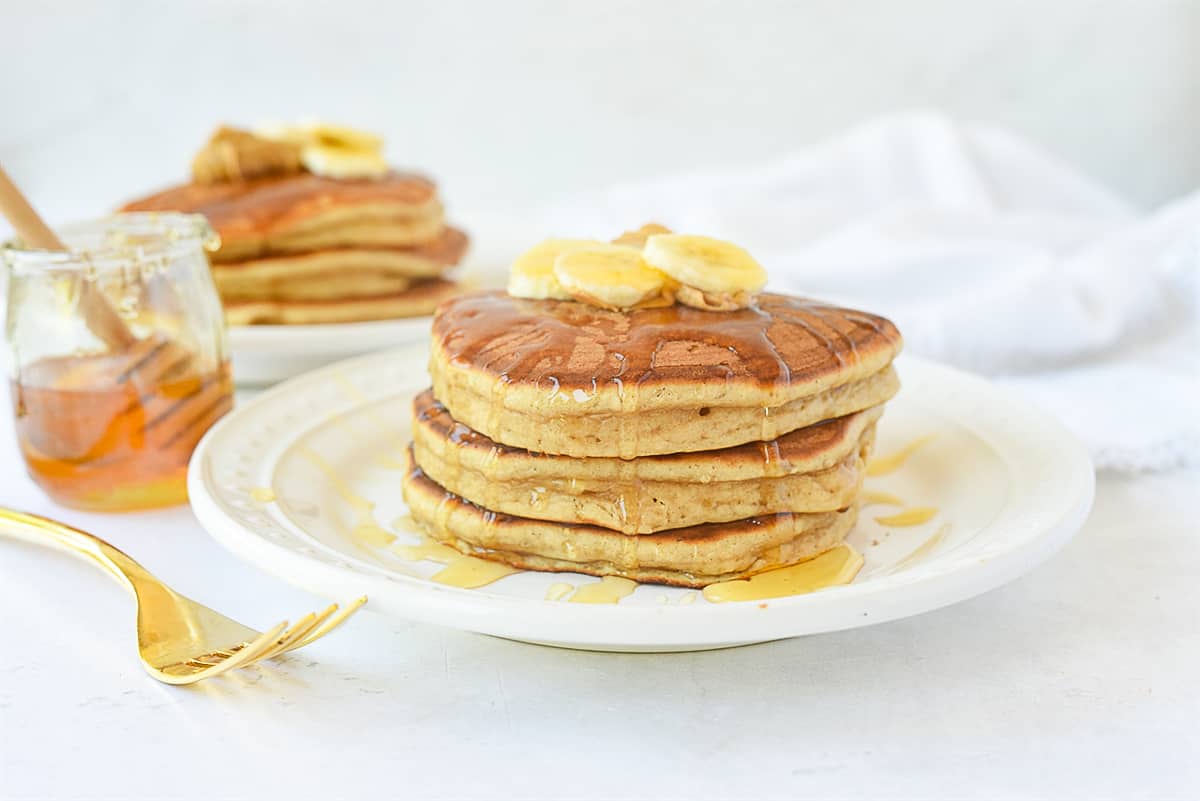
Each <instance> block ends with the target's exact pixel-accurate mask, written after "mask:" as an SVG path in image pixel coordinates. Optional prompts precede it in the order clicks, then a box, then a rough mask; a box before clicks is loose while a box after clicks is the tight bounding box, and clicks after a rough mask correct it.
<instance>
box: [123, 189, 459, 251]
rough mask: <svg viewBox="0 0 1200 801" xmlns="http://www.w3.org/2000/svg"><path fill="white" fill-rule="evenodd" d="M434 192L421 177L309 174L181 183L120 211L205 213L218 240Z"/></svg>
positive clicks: (402, 203) (411, 201)
mask: <svg viewBox="0 0 1200 801" xmlns="http://www.w3.org/2000/svg"><path fill="white" fill-rule="evenodd" d="M436 195H437V187H436V186H435V185H434V183H433V182H432V181H430V180H429V179H427V178H423V177H421V176H419V175H411V174H407V173H400V172H390V173H388V174H387V175H386V176H384V177H382V178H377V179H358V180H353V179H351V180H348V179H344V178H338V179H334V178H323V177H321V176H319V175H313V174H312V173H307V172H306V173H300V174H298V175H287V176H283V177H271V178H260V179H257V180H253V181H239V182H236V183H224V184H183V185H182V186H176V187H172V188H170V189H166V190H164V191H162V192H158V193H156V194H153V195H150V196H149V197H144V198H141V199H139V200H134V201H132V202H130V203H127V204H125V206H123V207H122V209H121V211H183V212H192V213H197V214H203V215H204V216H205V217H207V218H208V221H209V223H210V224H211V225H212V227H213V228H214V229H215V230H216V232H217V233H218V234H220V235H221V237H222V238H228V239H238V238H243V237H258V236H263V235H266V234H268V233H271V232H272V231H278V230H284V229H287V228H289V227H291V226H292V225H295V224H296V223H298V222H300V221H303V220H306V219H308V218H311V217H314V216H319V215H320V214H322V213H324V212H327V211H329V210H331V209H337V208H341V207H347V206H355V205H359V204H372V205H378V204H389V205H395V206H397V207H400V208H406V207H412V208H413V209H414V210H415V209H419V208H421V207H422V206H423V205H425V204H428V203H430V202H432V201H433V200H434V199H435V198H436Z"/></svg>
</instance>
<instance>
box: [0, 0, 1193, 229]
mask: <svg viewBox="0 0 1200 801" xmlns="http://www.w3.org/2000/svg"><path fill="white" fill-rule="evenodd" d="M0 19H2V25H0V27H2V29H3V41H2V42H0V98H2V99H3V102H4V109H3V111H2V112H0V163H3V164H5V166H6V167H8V169H9V171H10V172H11V173H12V174H13V176H14V177H15V178H16V179H18V180H19V181H20V182H21V183H22V184H23V185H24V186H25V187H27V190H28V191H29V192H30V193H31V194H32V195H33V196H34V198H35V200H37V201H38V202H39V204H41V205H42V206H43V207H44V208H45V209H46V210H47V213H48V216H50V217H51V218H53V219H56V220H58V221H65V220H66V219H68V218H70V219H75V218H81V217H89V216H94V215H96V214H98V213H100V212H103V211H105V210H108V209H110V208H111V207H112V206H114V205H116V204H117V203H118V202H120V201H122V200H127V199H129V198H131V197H132V196H135V195H137V194H139V193H141V192H143V191H145V190H148V189H151V188H155V187H158V186H161V185H163V184H165V183H169V182H172V181H174V180H177V179H180V178H182V177H183V176H184V175H185V174H186V170H187V165H188V162H189V160H190V158H191V155H192V153H193V152H194V151H195V150H196V149H197V148H198V147H199V145H200V144H201V143H202V142H203V140H204V138H205V137H206V136H207V134H208V132H209V131H210V130H211V129H212V128H213V127H214V125H215V124H216V123H218V122H221V121H225V122H231V123H243V124H249V123H253V122H255V121H258V120H262V119H264V118H284V119H290V118H294V117H296V116H300V115H316V116H320V117H323V118H329V119H332V120H341V121H345V122H348V123H353V124H357V125H361V126H365V127H368V128H372V129H375V130H377V131H379V132H381V133H384V134H386V135H387V138H388V143H389V148H390V155H391V157H392V160H393V161H394V162H395V163H397V164H401V165H411V166H413V167H416V168H419V169H421V170H425V171H428V172H430V173H431V174H433V175H435V176H437V177H438V178H440V179H442V181H443V183H444V184H445V190H446V197H447V198H448V200H449V204H450V207H451V210H452V212H454V213H456V216H458V217H460V218H469V217H470V216H471V215H472V214H474V213H482V212H485V211H495V210H509V209H513V208H521V207H524V206H529V205H540V204H542V203H545V202H548V201H550V200H552V199H553V197H555V196H556V195H557V194H560V193H569V192H572V191H575V190H579V189H584V188H591V187H595V186H602V185H606V184H609V183H611V182H613V181H618V180H622V179H631V178H635V177H644V176H649V175H657V174H660V173H668V172H676V171H681V170H686V169H690V168H695V167H699V166H713V165H739V164H747V163H753V162H757V161H761V160H764V159H767V158H770V157H773V156H777V155H779V154H782V153H785V152H788V151H791V150H794V149H797V148H799V147H801V146H803V145H806V144H809V143H811V142H813V141H815V140H819V139H822V138H824V137H827V136H831V135H835V134H837V133H839V132H841V131H842V130H844V129H845V128H846V127H848V126H851V125H853V124H855V123H858V122H860V121H862V120H863V119H866V118H869V117H874V116H878V115H880V114H883V113H886V112H889V111H894V110H898V109H907V108H912V107H936V108H939V109H942V110H946V111H949V112H951V113H952V114H956V115H960V116H963V117H965V118H968V119H978V120H982V121H987V122H994V123H998V124H1001V125H1004V126H1007V127H1011V128H1013V129H1014V130H1016V131H1017V132H1018V133H1021V134H1024V135H1026V136H1028V137H1029V138H1031V139H1033V140H1034V141H1037V142H1040V143H1042V144H1043V145H1045V146H1046V147H1048V148H1049V149H1050V150H1052V151H1054V152H1056V153H1058V154H1059V155H1061V156H1062V157H1064V158H1065V159H1066V160H1067V161H1069V162H1070V163H1072V164H1074V165H1076V166H1078V167H1079V168H1081V169H1082V171H1083V172H1085V173H1087V174H1090V175H1093V176H1095V177H1097V178H1099V179H1100V180H1101V181H1103V182H1106V183H1108V184H1109V185H1111V186H1113V187H1114V188H1116V189H1117V190H1118V191H1119V192H1120V193H1121V194H1123V195H1125V196H1126V197H1128V198H1130V199H1131V200H1133V201H1135V202H1137V203H1139V204H1141V205H1144V206H1152V205H1157V204H1158V203H1159V202H1161V201H1163V200H1166V199H1167V198H1170V197H1173V196H1177V195H1179V194H1182V193H1183V192H1184V191H1187V190H1190V189H1192V188H1194V187H1195V186H1196V185H1198V184H1200V147H1197V146H1196V143H1197V142H1198V141H1200V47H1197V40H1198V39H1200V3H1195V2H1190V1H1189V0H1174V1H1172V0H1115V2H1091V1H1089V0H1054V2H1043V0H986V1H985V2H981V1H980V0H974V1H973V2H961V0H909V2H892V0H867V1H866V2H839V1H838V0H822V1H816V0H804V1H803V2H784V1H782V0H778V1H764V2H754V3H742V2H725V3H715V2H711V0H696V1H694V2H689V1H688V0H660V1H658V2H655V0H604V2H588V3H584V2H556V1H555V0H513V1H512V2H497V3H488V2H463V0H441V1H440V2H424V3H417V2H387V1H386V0H381V1H380V2H362V1H361V0H337V1H336V2H326V3H303V2H295V1H293V2H254V1H251V2H244V1H243V2H237V1H234V0H217V2H208V3H191V4H184V3H178V2H171V3H161V2H152V1H143V2H133V1H131V0H112V1H111V2H103V3H100V2H90V1H89V2H83V1H80V0H76V1H75V2H62V1H61V0H59V1H57V2H56V1H54V0H52V1H51V2H38V3H26V2H18V1H17V0H3V13H2V16H0Z"/></svg>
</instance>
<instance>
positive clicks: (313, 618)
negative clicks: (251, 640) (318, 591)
mask: <svg viewBox="0 0 1200 801" xmlns="http://www.w3.org/2000/svg"><path fill="white" fill-rule="evenodd" d="M337 608H338V605H337V604H330V605H329V606H328V607H326V608H325V609H324V610H323V611H322V612H320V613H319V614H316V615H311V614H310V615H306V616H305V617H304V619H303V620H301V621H300V622H299V623H297V624H296V625H295V626H294V627H293V628H292V630H291V631H288V632H287V633H286V634H284V638H286V640H287V642H286V643H280V644H277V645H276V647H275V648H272V649H271V650H270V651H269V652H268V653H267V654H266V655H265V656H259V659H274V658H275V657H277V656H282V655H283V654H284V653H286V652H287V651H290V650H292V649H293V648H298V647H299V644H300V643H301V642H303V641H304V640H305V639H306V638H307V637H308V636H309V634H310V633H312V632H313V631H314V630H315V629H316V628H317V627H318V626H320V625H321V624H322V623H324V622H325V621H326V620H327V619H328V618H329V616H330V615H332V614H333V613H334V612H336V611H337Z"/></svg>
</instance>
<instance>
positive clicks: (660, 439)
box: [430, 292, 901, 459]
mask: <svg viewBox="0 0 1200 801" xmlns="http://www.w3.org/2000/svg"><path fill="white" fill-rule="evenodd" d="M900 347H901V338H900V334H899V333H898V332H897V330H896V328H895V326H894V325H892V323H891V322H889V321H888V320H885V319H884V318H882V317H878V316H876V315H872V314H867V313H865V312H860V311H854V310H851V309H842V308H837V307H834V306H828V305H826V304H823V303H819V302H816V301H812V300H806V299H801V298H792V297H787V296H784V295H774V294H763V295H760V296H759V297H758V298H757V301H756V303H755V305H754V306H752V307H751V308H748V309H742V310H738V311H731V312H709V311H701V310H698V309H693V308H690V307H687V306H682V305H678V304H677V305H674V306H669V307H665V308H657V309H639V310H635V311H631V312H624V313H623V312H613V311H606V310H603V309H599V308H596V307H593V306H589V305H586V304H583V303H576V302H573V301H554V300H525V299H521V298H513V297H510V296H508V295H507V294H505V293H503V292H485V293H479V294H474V295H469V296H462V297H459V298H454V299H452V300H450V301H447V302H446V303H444V304H443V305H442V306H441V307H440V308H439V309H438V312H437V314H436V316H435V317H434V322H433V343H432V359H431V362H430V373H431V374H432V376H433V384H434V394H435V396H436V397H437V399H438V400H439V401H440V402H441V403H443V404H444V405H445V406H446V408H447V409H449V410H450V413H451V414H452V415H453V417H454V419H456V420H458V421H460V422H463V423H465V424H467V425H468V426H470V427H471V428H474V429H475V430H477V431H480V432H482V433H484V434H486V435H487V436H489V437H491V438H492V439H494V440H496V441H497V442H500V443H502V444H505V445H512V446H515V447H523V448H527V449H529V450H534V451H540V452H547V453H562V454H566V455H569V456H619V457H621V458H626V459H627V458H633V457H637V456H644V455H650V454H654V453H673V452H677V451H696V450H710V449H714V448H721V447H728V446H732V445H737V444H741V443H743V442H750V441H753V440H768V439H773V438H775V437H777V436H780V435H781V434H784V433H786V432H787V431H791V430H795V429H796V428H799V427H801V426H804V425H811V424H812V423H816V422H819V421H820V420H824V419H828V418H830V417H837V416H841V415H844V414H849V413H851V412H855V411H859V410H861V409H865V408H868V407H870V406H874V405H876V404H878V403H882V402H883V401H885V400H887V399H888V398H890V397H891V395H892V394H894V393H895V390H896V381H895V376H894V373H893V372H892V371H891V370H890V368H889V365H890V363H891V361H892V359H893V358H894V357H895V356H896V354H897V353H898V352H899V350H900ZM673 412H685V413H686V414H687V416H688V419H689V420H690V424H689V425H688V426H687V427H681V426H680V424H681V423H682V422H683V420H676V419H674V418H673V417H672V414H671V413H673ZM696 415H699V418H698V419H692V418H696Z"/></svg>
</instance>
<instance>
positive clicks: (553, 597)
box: [546, 581, 575, 601]
mask: <svg viewBox="0 0 1200 801" xmlns="http://www.w3.org/2000/svg"><path fill="white" fill-rule="evenodd" d="M574 591H575V585H574V584H567V583H566V582H564V581H559V582H555V583H554V584H551V585H550V586H549V587H547V588H546V600H547V601H561V600H562V599H563V598H566V597H567V596H568V595H570V594H571V593H572V592H574Z"/></svg>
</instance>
